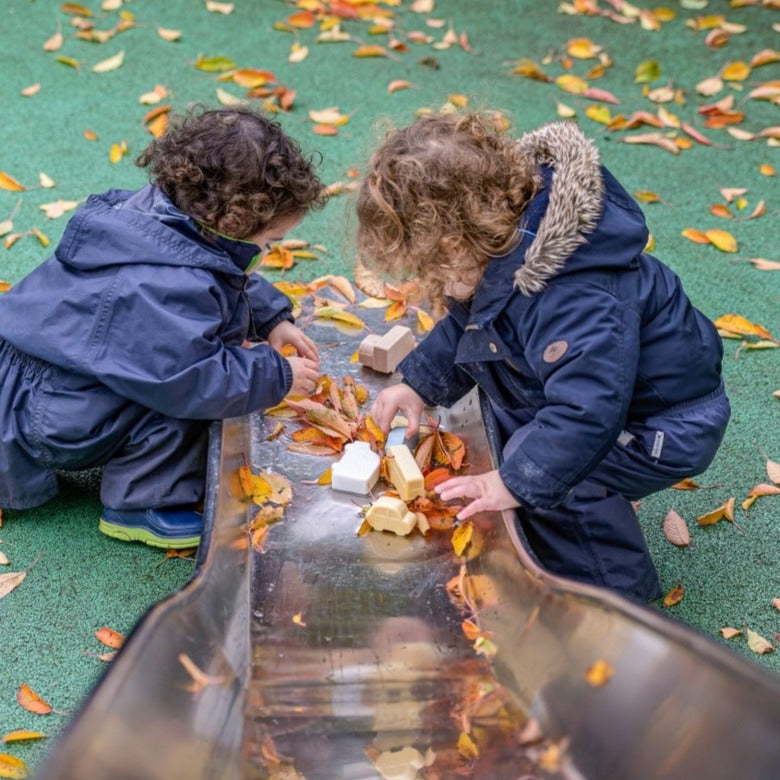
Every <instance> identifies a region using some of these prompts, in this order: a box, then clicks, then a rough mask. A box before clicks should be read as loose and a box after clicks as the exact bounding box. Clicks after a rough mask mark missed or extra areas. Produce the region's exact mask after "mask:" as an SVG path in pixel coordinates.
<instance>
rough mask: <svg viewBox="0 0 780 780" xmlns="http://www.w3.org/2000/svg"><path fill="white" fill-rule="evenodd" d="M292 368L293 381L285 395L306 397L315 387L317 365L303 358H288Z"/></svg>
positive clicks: (318, 374) (317, 374)
mask: <svg viewBox="0 0 780 780" xmlns="http://www.w3.org/2000/svg"><path fill="white" fill-rule="evenodd" d="M287 360H288V361H289V363H290V365H291V366H292V372H293V381H292V385H291V386H290V389H289V391H288V393H287V395H308V394H309V393H311V392H312V391H313V390H314V388H315V387H316V386H317V379H319V376H320V373H319V372H320V366H319V363H315V362H314V361H313V360H309V358H304V357H288V358H287Z"/></svg>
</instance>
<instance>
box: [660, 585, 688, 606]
mask: <svg viewBox="0 0 780 780" xmlns="http://www.w3.org/2000/svg"><path fill="white" fill-rule="evenodd" d="M684 596H685V588H683V586H682V585H681V584H680V583H679V582H678V583H677V585H675V586H674V587H673V588H671V589H670V590H669V592H668V593H667V594H666V595H665V596H664V600H663V605H664V606H665V607H673V606H675V605H676V604H679V603H680V602H681V601H682V600H683V597H684Z"/></svg>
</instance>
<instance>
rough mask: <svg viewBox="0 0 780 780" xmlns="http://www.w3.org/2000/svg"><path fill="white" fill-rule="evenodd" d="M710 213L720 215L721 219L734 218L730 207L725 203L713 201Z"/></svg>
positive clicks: (714, 215) (715, 215)
mask: <svg viewBox="0 0 780 780" xmlns="http://www.w3.org/2000/svg"><path fill="white" fill-rule="evenodd" d="M710 214H712V216H713V217H720V218H721V219H733V218H734V215H733V214H732V213H731V210H730V209H729V207H728V206H726V205H725V204H723V203H713V204H712V206H710Z"/></svg>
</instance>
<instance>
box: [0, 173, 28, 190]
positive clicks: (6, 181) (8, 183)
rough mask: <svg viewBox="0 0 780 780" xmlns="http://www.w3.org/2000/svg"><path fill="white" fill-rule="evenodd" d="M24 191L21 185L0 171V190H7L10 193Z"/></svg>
mask: <svg viewBox="0 0 780 780" xmlns="http://www.w3.org/2000/svg"><path fill="white" fill-rule="evenodd" d="M24 189H25V186H24V185H23V184H20V183H19V182H18V181H16V179H14V177H13V176H9V175H8V174H7V173H4V172H3V171H0V190H9V191H10V192H21V191H22V190H24Z"/></svg>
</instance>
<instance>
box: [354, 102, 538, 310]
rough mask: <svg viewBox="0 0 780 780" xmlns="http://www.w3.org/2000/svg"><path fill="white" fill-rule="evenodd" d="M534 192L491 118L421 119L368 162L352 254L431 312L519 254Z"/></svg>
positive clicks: (391, 136)
mask: <svg viewBox="0 0 780 780" xmlns="http://www.w3.org/2000/svg"><path fill="white" fill-rule="evenodd" d="M539 184H540V182H539V181H538V177H537V176H536V170H535V167H533V166H532V165H531V164H530V161H529V160H528V159H527V158H526V156H524V155H523V154H522V152H521V150H520V149H519V147H518V145H517V142H516V141H515V139H513V138H511V137H510V136H509V135H508V134H507V133H506V132H504V128H503V127H501V125H500V124H499V123H498V122H497V121H496V117H494V116H492V115H490V114H478V113H470V114H466V115H457V114H424V115H422V116H420V117H418V118H417V119H416V120H415V121H414V122H413V123H412V124H411V125H409V126H408V127H405V128H401V129H400V130H392V131H390V133H388V135H387V136H386V138H385V140H384V143H383V144H382V145H381V146H380V147H379V148H378V149H377V150H376V151H375V152H374V154H373V155H372V156H371V160H370V163H369V170H368V174H367V175H366V177H365V179H364V180H363V182H362V185H361V188H360V191H359V193H358V198H357V207H356V211H357V218H358V230H357V249H358V256H359V259H360V260H361V261H362V262H363V263H364V264H365V265H366V266H368V267H369V268H372V269H374V270H376V271H378V272H379V273H381V274H383V275H385V276H389V277H390V278H392V279H395V280H399V279H410V278H415V277H416V278H417V279H418V283H419V286H420V288H421V291H422V292H423V294H424V295H425V297H426V298H427V299H428V300H429V301H430V302H431V303H432V304H433V305H434V307H435V308H439V309H440V308H441V306H442V305H443V304H444V302H445V288H446V287H447V285H448V283H449V282H466V283H469V284H473V283H475V281H476V280H478V279H479V278H480V277H481V276H482V274H483V273H484V270H485V267H486V265H487V263H488V262H490V260H491V258H494V257H501V256H503V255H505V254H507V253H508V252H510V251H511V250H512V249H513V248H514V247H515V246H516V244H517V241H518V237H517V225H518V221H519V219H520V216H521V215H522V213H523V211H524V210H525V208H526V206H527V205H528V202H529V201H530V200H531V198H532V197H533V195H534V194H535V192H536V190H537V189H538V186H539Z"/></svg>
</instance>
